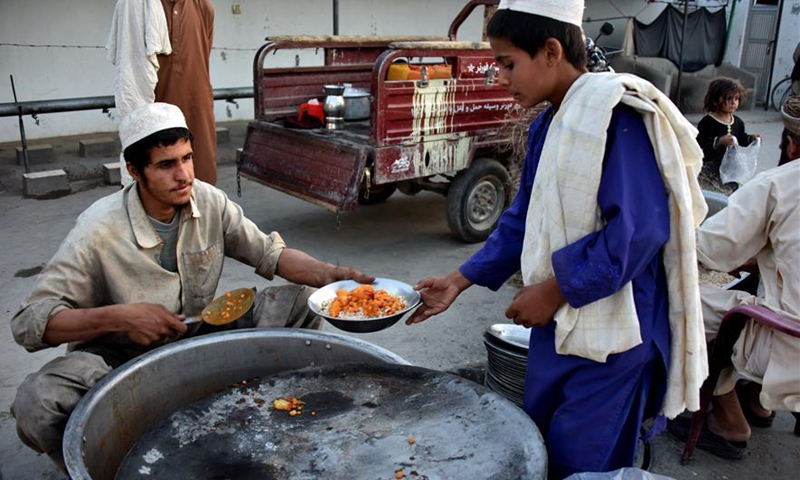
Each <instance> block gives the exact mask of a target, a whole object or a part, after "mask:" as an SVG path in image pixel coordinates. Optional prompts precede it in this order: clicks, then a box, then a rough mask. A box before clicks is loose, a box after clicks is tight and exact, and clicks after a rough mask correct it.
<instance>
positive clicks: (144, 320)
mask: <svg viewBox="0 0 800 480" xmlns="http://www.w3.org/2000/svg"><path fill="white" fill-rule="evenodd" d="M184 318H185V316H184V315H178V314H175V313H172V312H170V311H169V310H167V309H166V308H165V307H164V306H163V305H157V304H152V303H134V304H129V305H107V306H104V307H94V308H74V309H73V308H67V309H64V310H61V311H60V312H58V313H56V314H55V315H53V318H51V319H50V320H49V321H48V322H47V327H45V331H44V335H43V336H42V338H43V340H44V341H45V342H47V343H49V344H51V345H60V344H62V343H68V342H82V341H89V340H94V339H95V338H99V337H101V336H103V335H106V334H109V333H124V334H126V335H127V336H128V338H130V339H131V341H132V342H134V343H138V344H139V345H150V344H152V343H153V342H157V341H159V340H163V339H165V338H175V337H176V336H178V334H181V333H185V332H186V330H187V327H186V325H185V324H184V323H183V319H184Z"/></svg>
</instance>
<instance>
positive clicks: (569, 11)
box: [497, 0, 584, 27]
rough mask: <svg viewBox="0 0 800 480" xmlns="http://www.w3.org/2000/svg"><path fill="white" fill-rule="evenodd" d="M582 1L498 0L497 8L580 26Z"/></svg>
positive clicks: (581, 21)
mask: <svg viewBox="0 0 800 480" xmlns="http://www.w3.org/2000/svg"><path fill="white" fill-rule="evenodd" d="M583 3H584V2H583V0H500V5H498V6H497V9H498V10H505V9H507V10H514V11H516V12H525V13H532V14H534V15H540V16H542V17H548V18H552V19H553V20H558V21H560V22H564V23H571V24H572V25H575V26H578V27H580V26H581V24H582V23H583Z"/></svg>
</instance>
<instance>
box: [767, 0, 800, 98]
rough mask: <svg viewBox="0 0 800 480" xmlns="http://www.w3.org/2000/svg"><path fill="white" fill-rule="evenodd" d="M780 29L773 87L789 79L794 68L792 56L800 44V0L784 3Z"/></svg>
mask: <svg viewBox="0 0 800 480" xmlns="http://www.w3.org/2000/svg"><path fill="white" fill-rule="evenodd" d="M779 28H780V29H779V30H778V42H777V44H776V45H775V62H774V63H773V70H772V86H775V84H776V83H778V82H780V81H781V80H783V79H784V78H786V77H788V76H789V74H791V73H792V68H794V59H793V58H792V55H793V54H794V50H795V48H797V45H798V43H800V0H784V1H783V8H782V9H781V24H780V27H779Z"/></svg>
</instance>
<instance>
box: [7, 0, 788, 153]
mask: <svg viewBox="0 0 800 480" xmlns="http://www.w3.org/2000/svg"><path fill="white" fill-rule="evenodd" d="M721 1H723V2H724V1H726V0H700V3H701V4H703V5H707V6H709V7H713V6H715V5H717V4H719V3H720V2H721ZM730 1H731V2H738V5H737V9H736V14H735V17H734V21H733V24H732V28H731V39H730V43H729V48H728V52H727V55H726V60H727V61H730V62H731V63H733V64H738V62H739V57H740V56H741V51H742V47H741V44H742V40H743V39H742V36H743V35H744V30H745V24H746V20H747V11H748V6H749V3H750V1H749V0H730ZM115 3H116V2H115V1H114V0H0V103H2V102H11V101H13V96H12V93H11V85H10V82H9V74H13V75H14V80H15V83H16V86H17V95H18V97H19V99H20V100H21V101H31V100H46V99H58V98H73V97H92V96H102V95H111V94H113V91H112V84H113V69H112V66H111V64H110V63H109V62H108V61H107V60H106V59H105V56H106V51H105V49H104V48H103V46H104V45H105V43H106V37H107V35H108V27H109V23H110V20H111V15H112V13H113V10H114V5H115ZM212 3H213V4H214V6H215V8H216V23H215V39H214V49H213V51H212V58H211V80H212V83H213V85H214V87H215V88H226V87H246V86H252V61H253V56H254V54H255V52H256V49H258V47H259V46H260V45H261V44H262V43H263V39H264V37H265V36H267V35H278V34H330V33H332V28H333V27H332V25H333V20H332V11H333V1H332V0H291V1H288V0H212ZM465 3H466V0H403V1H396V0H339V32H340V33H341V34H351V35H368V34H385V35H391V34H398V35H402V34H409V35H444V34H446V33H447V28H448V26H449V25H450V21H451V20H452V18H453V17H454V16H455V14H456V13H457V12H458V11H459V10H460V9H461V7H462V6H463V5H464V4H465ZM234 5H238V6H239V7H240V11H241V13H240V14H234V13H233V6H234ZM664 8H666V4H664V3H646V2H643V1H642V0H614V1H613V2H612V1H611V0H587V7H586V14H585V17H586V19H587V22H586V24H585V29H586V33H587V34H588V35H590V36H593V37H595V36H597V33H598V31H599V28H600V26H601V25H602V24H603V22H604V21H606V20H608V21H610V22H611V23H612V24H613V25H614V26H615V33H614V34H613V35H612V36H611V37H610V38H603V39H602V40H601V43H602V44H603V45H609V46H617V47H618V46H620V45H621V44H622V35H623V33H624V30H625V23H626V17H633V16H635V17H636V18H637V19H639V20H640V21H642V22H645V23H647V22H650V21H652V20H653V19H654V18H655V17H656V16H658V14H659V13H661V11H662V10H663V9H664ZM728 8H730V6H729V7H728ZM480 17H481V15H480V14H479V15H473V17H472V18H471V19H470V20H469V21H468V22H467V23H466V24H465V25H464V26H463V27H462V31H463V35H462V38H463V39H465V40H478V39H479V38H480V29H481V18H480ZM799 40H800V0H784V2H783V13H782V24H781V27H780V38H779V40H778V44H777V46H776V48H777V50H776V55H777V56H776V60H775V73H774V75H773V78H774V81H775V82H777V81H778V80H780V79H781V78H784V77H785V76H786V75H788V74H789V72H790V71H791V67H792V65H793V62H792V58H791V56H792V52H793V51H794V48H795V45H796V44H797V42H798V41H799ZM47 45H53V46H47ZM78 47H85V48H78ZM275 60H276V61H277V62H278V63H281V64H284V65H287V66H288V65H293V64H294V58H293V57H291V58H289V57H286V58H276V59H275ZM319 61H320V60H319V57H318V56H317V57H316V58H314V57H313V55H311V56H304V57H302V58H301V62H302V63H303V64H307V63H308V62H319ZM215 113H216V116H217V120H218V121H225V120H246V119H250V118H252V116H253V106H252V101H251V100H249V99H243V100H239V101H237V102H236V103H235V104H232V103H227V102H224V101H218V102H216V105H215ZM24 121H25V128H26V133H27V135H28V137H29V138H30V139H38V138H47V137H53V136H61V135H76V134H83V133H90V132H113V131H115V130H116V128H117V124H118V122H119V119H118V118H117V115H116V112H115V111H114V110H111V111H110V112H108V113H102V112H100V111H98V110H95V111H87V112H71V113H55V114H45V115H40V116H39V117H38V119H33V118H31V117H30V116H28V117H25V118H24ZM18 140H19V129H18V122H17V119H16V118H0V142H16V141H18Z"/></svg>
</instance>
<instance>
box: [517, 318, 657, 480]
mask: <svg viewBox="0 0 800 480" xmlns="http://www.w3.org/2000/svg"><path fill="white" fill-rule="evenodd" d="M537 330H540V331H538V332H532V334H531V349H530V352H529V362H528V372H527V375H526V380H525V383H526V387H525V411H526V412H528V414H529V415H530V416H531V418H532V419H533V420H534V422H536V424H537V425H539V426H540V429H541V430H542V434H543V436H544V439H545V445H546V446H547V451H548V458H549V472H550V473H549V476H550V478H551V479H561V478H564V477H567V476H569V475H571V474H573V473H577V472H586V471H597V472H600V471H610V470H615V469H617V468H622V467H630V466H632V464H633V459H634V455H635V452H636V445H637V441H638V437H639V433H640V428H641V425H642V422H643V420H644V414H645V408H646V407H647V399H648V398H649V393H650V388H651V383H652V382H651V380H652V376H653V372H654V370H655V369H656V368H658V367H657V364H658V362H659V360H658V358H657V357H658V355H657V351H656V349H655V346H653V345H640V346H639V347H636V348H634V349H632V350H630V351H628V352H625V353H622V354H616V355H611V356H610V357H609V358H608V361H607V362H606V363H604V364H601V363H597V362H593V361H591V360H587V359H583V358H580V357H575V356H569V355H559V354H557V353H556V352H555V347H554V345H555V342H554V339H553V338H552V333H553V330H554V328H553V326H548V327H544V328H543V329H537Z"/></svg>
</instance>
